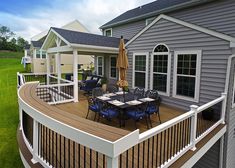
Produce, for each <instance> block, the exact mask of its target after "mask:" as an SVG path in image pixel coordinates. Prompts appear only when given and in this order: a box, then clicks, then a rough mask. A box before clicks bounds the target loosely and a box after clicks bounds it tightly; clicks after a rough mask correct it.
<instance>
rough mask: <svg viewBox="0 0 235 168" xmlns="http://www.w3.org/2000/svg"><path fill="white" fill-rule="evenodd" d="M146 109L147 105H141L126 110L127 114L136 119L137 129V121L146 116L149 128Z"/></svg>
mask: <svg viewBox="0 0 235 168" xmlns="http://www.w3.org/2000/svg"><path fill="white" fill-rule="evenodd" d="M145 109H146V106H145V105H139V106H135V107H133V108H130V109H127V110H126V116H127V117H128V118H131V119H133V120H134V122H135V128H136V129H137V126H136V122H137V121H139V120H141V119H143V118H145V121H146V124H147V128H149V126H148V120H147V116H146V114H147V113H146V112H145Z"/></svg>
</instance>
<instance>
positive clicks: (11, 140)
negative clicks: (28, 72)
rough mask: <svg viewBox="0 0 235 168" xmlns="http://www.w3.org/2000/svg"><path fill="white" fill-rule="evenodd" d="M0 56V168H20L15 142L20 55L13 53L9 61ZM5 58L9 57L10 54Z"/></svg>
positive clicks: (0, 54)
mask: <svg viewBox="0 0 235 168" xmlns="http://www.w3.org/2000/svg"><path fill="white" fill-rule="evenodd" d="M11 54H12V53H11ZM1 56H4V54H3V53H1V52H0V168H21V167H23V165H22V162H21V159H20V156H19V152H18V145H17V140H16V130H17V127H18V123H19V115H18V103H17V95H16V91H17V89H16V72H17V71H23V70H24V69H23V66H22V65H21V64H20V58H19V57H21V56H22V55H21V56H19V55H14V53H13V54H12V58H10V59H9V58H1ZM5 56H6V55H5ZM5 56H4V57H5ZM7 56H8V57H11V55H10V53H8V55H7ZM17 57H18V58H17Z"/></svg>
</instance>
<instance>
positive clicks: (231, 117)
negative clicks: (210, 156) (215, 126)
mask: <svg viewBox="0 0 235 168" xmlns="http://www.w3.org/2000/svg"><path fill="white" fill-rule="evenodd" d="M234 74H235V58H233V60H232V66H231V74H230V81H229V83H230V84H229V90H228V102H227V113H226V120H227V132H226V134H225V149H224V151H225V153H224V157H225V161H226V162H225V163H226V165H224V167H226V168H233V167H234V166H235V159H234V156H235V108H232V99H233V84H234V82H233V81H234Z"/></svg>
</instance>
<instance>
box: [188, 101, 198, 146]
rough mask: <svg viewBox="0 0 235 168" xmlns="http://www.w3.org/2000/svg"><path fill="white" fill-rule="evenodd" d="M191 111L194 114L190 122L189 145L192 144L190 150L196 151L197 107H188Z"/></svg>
mask: <svg viewBox="0 0 235 168" xmlns="http://www.w3.org/2000/svg"><path fill="white" fill-rule="evenodd" d="M190 109H191V111H193V112H194V114H193V116H192V122H191V138H190V140H191V143H192V149H191V150H193V151H195V150H196V134H197V109H198V106H196V105H191V106H190Z"/></svg>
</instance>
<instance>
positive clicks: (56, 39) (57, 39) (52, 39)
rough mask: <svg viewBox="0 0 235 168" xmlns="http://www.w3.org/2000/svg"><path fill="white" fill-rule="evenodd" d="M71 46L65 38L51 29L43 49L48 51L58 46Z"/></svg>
mask: <svg viewBox="0 0 235 168" xmlns="http://www.w3.org/2000/svg"><path fill="white" fill-rule="evenodd" d="M67 45H70V43H69V42H67V41H66V40H65V39H64V38H63V37H61V36H60V35H59V34H58V33H56V32H55V31H54V30H53V29H50V31H49V33H48V35H47V37H46V39H45V41H44V43H43V45H42V49H43V50H47V49H48V48H54V47H58V46H67Z"/></svg>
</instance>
